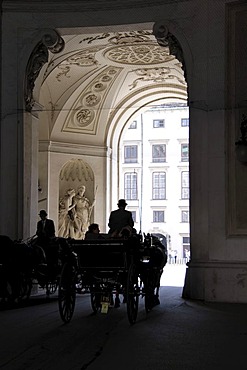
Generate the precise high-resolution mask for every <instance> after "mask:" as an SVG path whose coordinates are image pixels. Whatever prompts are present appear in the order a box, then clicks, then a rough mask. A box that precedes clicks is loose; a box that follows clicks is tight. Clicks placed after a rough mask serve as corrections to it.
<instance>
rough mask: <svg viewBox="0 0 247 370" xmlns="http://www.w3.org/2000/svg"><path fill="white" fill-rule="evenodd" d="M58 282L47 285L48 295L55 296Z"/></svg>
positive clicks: (50, 282)
mask: <svg viewBox="0 0 247 370" xmlns="http://www.w3.org/2000/svg"><path fill="white" fill-rule="evenodd" d="M57 287H58V282H57V281H49V282H48V283H47V284H46V295H48V296H49V295H50V294H54V293H56V291H57Z"/></svg>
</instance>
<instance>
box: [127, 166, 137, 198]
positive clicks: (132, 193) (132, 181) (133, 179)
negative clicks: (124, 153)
mask: <svg viewBox="0 0 247 370" xmlns="http://www.w3.org/2000/svg"><path fill="white" fill-rule="evenodd" d="M124 197H125V199H128V200H131V199H133V200H134V199H137V173H136V172H126V173H125V175H124Z"/></svg>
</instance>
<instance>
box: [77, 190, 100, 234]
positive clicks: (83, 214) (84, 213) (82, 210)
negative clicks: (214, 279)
mask: <svg viewBox="0 0 247 370" xmlns="http://www.w3.org/2000/svg"><path fill="white" fill-rule="evenodd" d="M85 191H86V187H85V186H84V185H82V186H80V187H79V188H78V190H77V194H76V195H75V196H74V198H73V204H72V205H73V211H72V213H73V221H74V238H76V239H84V237H85V233H86V231H87V229H88V227H89V225H90V218H91V213H92V210H93V207H94V204H95V199H94V201H93V203H92V204H90V201H89V200H88V198H86V197H85V196H84V194H85Z"/></svg>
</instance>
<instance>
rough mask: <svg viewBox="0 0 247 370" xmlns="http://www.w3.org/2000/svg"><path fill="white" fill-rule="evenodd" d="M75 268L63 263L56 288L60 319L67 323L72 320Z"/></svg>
mask: <svg viewBox="0 0 247 370" xmlns="http://www.w3.org/2000/svg"><path fill="white" fill-rule="evenodd" d="M75 274H76V270H75V267H74V266H73V265H72V264H70V263H67V262H66V263H65V264H64V266H63V268H62V272H61V277H60V282H59V288H58V307H59V313H60V316H61V319H62V320H63V321H64V322H65V323H67V322H69V321H70V320H71V319H72V316H73V313H74V309H75V298H76V287H75Z"/></svg>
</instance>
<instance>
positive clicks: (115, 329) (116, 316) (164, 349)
mask: <svg viewBox="0 0 247 370" xmlns="http://www.w3.org/2000/svg"><path fill="white" fill-rule="evenodd" d="M184 273H185V266H179V265H178V266H170V265H167V266H166V268H165V271H164V275H163V277H162V284H161V285H163V286H162V287H161V292H160V299H161V304H160V305H159V306H156V307H155V308H154V309H153V310H152V311H151V312H150V313H148V314H147V313H146V312H145V308H144V302H143V299H141V300H140V306H139V311H138V317H137V321H136V323H135V324H134V325H130V324H129V322H128V319H127V314H126V305H125V304H121V306H120V308H118V309H114V308H112V309H110V310H109V312H108V313H107V314H97V315H93V314H92V308H91V305H90V297H89V295H79V296H78V297H77V300H76V309H75V313H74V316H73V318H72V320H71V322H70V323H69V324H67V325H65V324H63V323H62V322H61V319H60V316H59V313H58V305H57V299H56V296H54V297H52V298H51V299H50V300H49V301H47V300H46V299H45V297H44V296H42V295H40V296H36V298H33V299H32V300H31V302H30V304H29V305H28V306H25V307H19V308H16V309H12V310H2V311H1V312H0V330H1V335H0V369H1V370H58V369H59V370H125V369H127V370H177V369H179V370H180V369H181V370H247V357H246V349H247V315H246V313H247V305H236V304H205V303H203V302H195V301H188V300H184V299H182V298H181V293H182V284H181V282H183V279H184Z"/></svg>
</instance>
